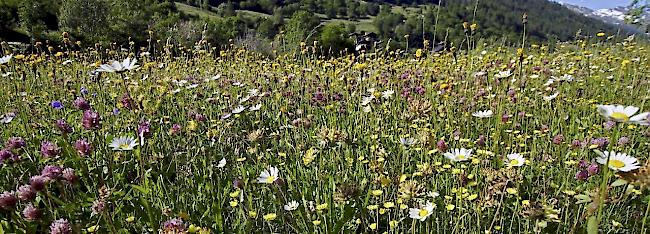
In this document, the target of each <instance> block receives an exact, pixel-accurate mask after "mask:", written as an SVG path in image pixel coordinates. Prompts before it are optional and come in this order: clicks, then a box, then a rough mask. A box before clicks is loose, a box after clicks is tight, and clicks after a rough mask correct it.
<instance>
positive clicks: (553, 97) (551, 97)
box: [542, 92, 560, 101]
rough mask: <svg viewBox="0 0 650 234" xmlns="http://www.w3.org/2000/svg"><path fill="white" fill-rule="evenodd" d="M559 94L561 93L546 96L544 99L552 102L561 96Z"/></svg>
mask: <svg viewBox="0 0 650 234" xmlns="http://www.w3.org/2000/svg"><path fill="white" fill-rule="evenodd" d="M559 94H560V93H558V92H556V93H554V94H552V95H550V96H544V97H542V98H544V101H551V100H553V99H555V98H556V97H557V95H559Z"/></svg>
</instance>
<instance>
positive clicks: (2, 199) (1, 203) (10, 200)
mask: <svg viewBox="0 0 650 234" xmlns="http://www.w3.org/2000/svg"><path fill="white" fill-rule="evenodd" d="M16 203H18V198H17V197H16V194H14V192H4V193H2V194H0V208H2V209H5V210H10V209H13V208H14V207H15V206H16Z"/></svg>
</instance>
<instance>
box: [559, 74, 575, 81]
mask: <svg viewBox="0 0 650 234" xmlns="http://www.w3.org/2000/svg"><path fill="white" fill-rule="evenodd" d="M556 80H558V81H573V76H572V75H569V74H564V75H562V76H560V78H558V79H556Z"/></svg>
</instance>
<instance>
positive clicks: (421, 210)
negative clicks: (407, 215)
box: [418, 209, 429, 217]
mask: <svg viewBox="0 0 650 234" xmlns="http://www.w3.org/2000/svg"><path fill="white" fill-rule="evenodd" d="M427 214H429V211H427V210H425V209H420V212H418V215H419V216H420V217H424V216H427Z"/></svg>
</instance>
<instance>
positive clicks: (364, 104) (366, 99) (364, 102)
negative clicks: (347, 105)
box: [361, 95, 375, 106]
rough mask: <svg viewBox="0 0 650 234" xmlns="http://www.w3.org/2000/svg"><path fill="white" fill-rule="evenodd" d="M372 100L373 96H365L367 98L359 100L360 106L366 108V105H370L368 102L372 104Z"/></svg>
mask: <svg viewBox="0 0 650 234" xmlns="http://www.w3.org/2000/svg"><path fill="white" fill-rule="evenodd" d="M372 100H375V96H374V95H370V96H367V97H363V98H362V99H361V105H362V106H367V105H368V104H370V102H372Z"/></svg>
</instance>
